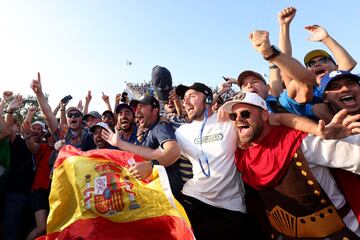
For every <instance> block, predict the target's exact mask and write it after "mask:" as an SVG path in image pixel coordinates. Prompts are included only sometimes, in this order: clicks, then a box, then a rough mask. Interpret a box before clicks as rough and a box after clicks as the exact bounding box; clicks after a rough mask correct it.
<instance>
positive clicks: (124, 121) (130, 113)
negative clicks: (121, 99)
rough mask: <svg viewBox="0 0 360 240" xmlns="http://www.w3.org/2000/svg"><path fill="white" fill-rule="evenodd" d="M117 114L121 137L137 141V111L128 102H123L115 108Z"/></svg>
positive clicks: (117, 126)
mask: <svg viewBox="0 0 360 240" xmlns="http://www.w3.org/2000/svg"><path fill="white" fill-rule="evenodd" d="M115 112H116V115H117V123H116V129H117V130H118V132H119V135H120V138H121V139H122V140H124V141H126V142H129V143H136V142H138V140H137V136H136V134H137V126H136V124H135V113H134V110H133V109H132V107H130V105H128V104H127V103H121V104H119V105H117V106H116V109H115Z"/></svg>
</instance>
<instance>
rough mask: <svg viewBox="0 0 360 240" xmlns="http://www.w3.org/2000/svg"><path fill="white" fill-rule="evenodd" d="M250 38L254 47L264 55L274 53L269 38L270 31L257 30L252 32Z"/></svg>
mask: <svg viewBox="0 0 360 240" xmlns="http://www.w3.org/2000/svg"><path fill="white" fill-rule="evenodd" d="M250 40H251V42H252V45H253V47H254V48H255V49H256V51H258V52H259V53H260V54H261V55H263V56H270V55H271V54H272V49H271V44H270V40H269V32H267V31H261V30H257V31H254V32H252V33H251V34H250Z"/></svg>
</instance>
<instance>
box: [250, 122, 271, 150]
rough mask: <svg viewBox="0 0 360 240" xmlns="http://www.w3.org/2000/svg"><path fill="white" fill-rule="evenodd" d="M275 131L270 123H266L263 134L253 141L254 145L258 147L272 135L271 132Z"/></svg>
mask: <svg viewBox="0 0 360 240" xmlns="http://www.w3.org/2000/svg"><path fill="white" fill-rule="evenodd" d="M272 129H273V127H271V126H270V125H269V122H264V127H263V129H262V131H261V134H260V135H259V136H258V137H257V138H256V139H255V140H254V141H252V145H258V144H260V143H261V142H262V140H263V139H264V138H265V137H266V136H267V135H268V134H269V133H270V131H271V130H272Z"/></svg>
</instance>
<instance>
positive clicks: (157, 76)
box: [151, 65, 172, 101]
mask: <svg viewBox="0 0 360 240" xmlns="http://www.w3.org/2000/svg"><path fill="white" fill-rule="evenodd" d="M151 83H152V85H153V87H154V90H155V93H156V96H157V98H158V99H159V100H161V101H167V100H168V99H169V92H170V91H171V89H172V78H171V73H170V71H169V70H168V69H167V68H165V67H161V66H159V65H156V66H155V67H154V68H153V69H152V73H151Z"/></svg>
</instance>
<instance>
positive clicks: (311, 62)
mask: <svg viewBox="0 0 360 240" xmlns="http://www.w3.org/2000/svg"><path fill="white" fill-rule="evenodd" d="M328 62H329V58H327V57H322V58H319V59H318V60H316V61H310V62H308V64H307V67H309V68H312V67H314V66H315V65H316V64H317V63H320V64H325V63H328Z"/></svg>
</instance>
